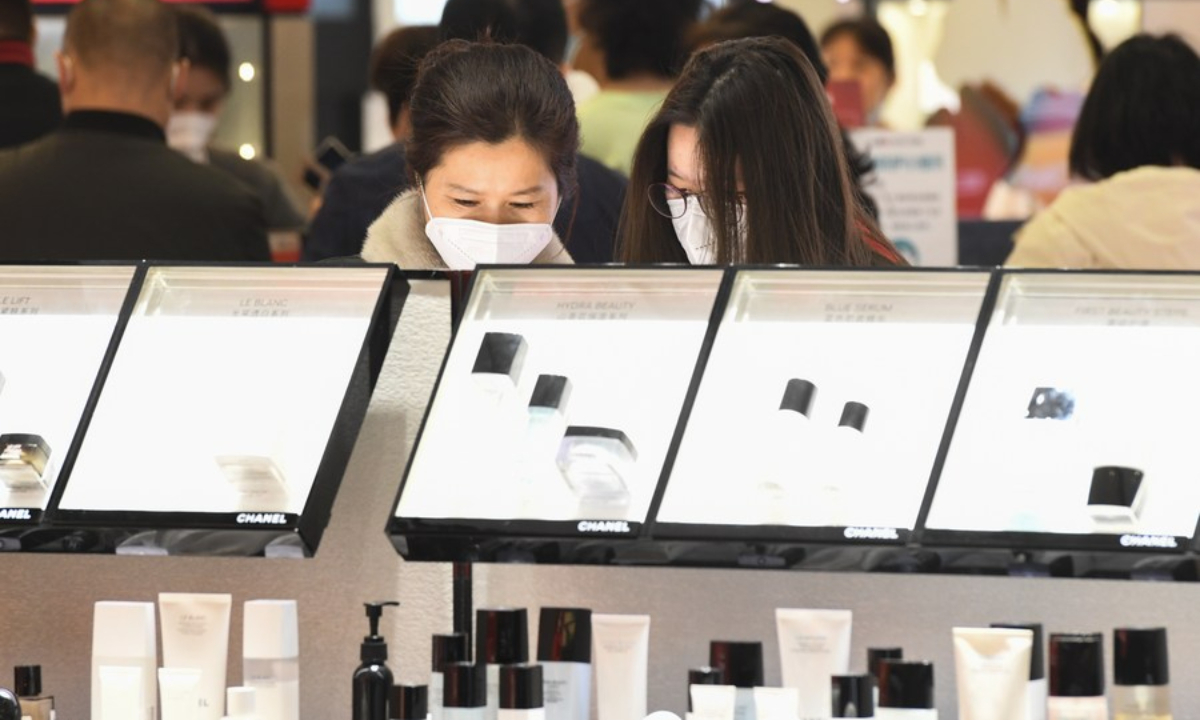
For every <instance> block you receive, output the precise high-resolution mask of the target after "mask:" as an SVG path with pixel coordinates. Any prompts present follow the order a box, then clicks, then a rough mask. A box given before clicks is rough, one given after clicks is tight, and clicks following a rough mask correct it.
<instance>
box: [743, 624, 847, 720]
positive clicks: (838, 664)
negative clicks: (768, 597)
mask: <svg viewBox="0 0 1200 720" xmlns="http://www.w3.org/2000/svg"><path fill="white" fill-rule="evenodd" d="M852 619H853V613H851V612H850V611H849V610H796V609H787V608H778V609H776V610H775V625H776V629H777V630H778V633H779V661H780V667H781V668H782V670H783V685H784V687H789V688H795V689H796V690H798V691H799V693H800V700H799V705H798V707H797V712H798V713H799V718H800V720H825V719H826V718H829V717H830V716H831V715H832V714H833V691H832V688H831V686H830V684H829V681H830V678H831V677H833V676H834V675H848V674H849V673H850V623H851V621H852ZM759 720H762V719H761V717H760V718H759Z"/></svg>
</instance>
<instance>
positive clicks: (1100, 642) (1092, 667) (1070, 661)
mask: <svg viewBox="0 0 1200 720" xmlns="http://www.w3.org/2000/svg"><path fill="white" fill-rule="evenodd" d="M1046 717H1047V718H1048V720H1108V698H1106V697H1105V696H1104V636H1103V635H1101V634H1100V633H1087V634H1066V633H1055V634H1053V635H1051V636H1050V698H1049V700H1048V702H1047V711H1046Z"/></svg>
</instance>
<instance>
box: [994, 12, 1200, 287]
mask: <svg viewBox="0 0 1200 720" xmlns="http://www.w3.org/2000/svg"><path fill="white" fill-rule="evenodd" d="M1198 118H1200V56H1197V54H1196V52H1195V51H1194V50H1193V49H1192V48H1191V47H1190V46H1189V45H1188V44H1187V43H1186V42H1185V41H1183V40H1181V39H1180V38H1178V37H1176V36H1174V35H1166V36H1162V37H1152V36H1149V35H1139V36H1136V37H1133V38H1131V39H1129V40H1126V41H1125V42H1123V43H1121V45H1119V46H1118V47H1117V48H1116V49H1115V50H1113V51H1112V52H1111V53H1109V54H1108V56H1107V57H1105V58H1104V60H1103V62H1101V63H1100V69H1099V70H1098V71H1097V73H1096V78H1095V80H1093V81H1092V87H1091V89H1090V90H1089V91H1088V95H1087V99H1086V100H1084V103H1083V109H1082V110H1081V111H1080V114H1079V122H1078V123H1077V124H1076V125H1075V131H1074V134H1073V135H1072V137H1071V152H1070V165H1071V173H1072V174H1073V175H1074V176H1075V177H1076V178H1078V179H1080V180H1083V181H1086V182H1088V183H1090V184H1087V185H1079V186H1075V187H1070V188H1067V189H1066V190H1064V191H1063V192H1062V193H1061V194H1060V195H1059V196H1058V197H1057V198H1056V199H1055V200H1054V202H1053V203H1051V205H1050V206H1049V207H1048V208H1046V209H1045V210H1043V211H1042V212H1040V213H1038V214H1037V215H1035V216H1034V217H1033V219H1032V220H1030V221H1029V223H1027V224H1026V225H1025V227H1023V228H1022V229H1021V230H1020V232H1018V233H1017V237H1016V248H1015V249H1014V250H1013V253H1012V255H1011V256H1010V257H1009V258H1008V261H1007V262H1006V263H1005V264H1006V265H1009V266H1015V267H1046V268H1101V269H1113V268H1121V269H1136V270H1158V269H1169V270H1200V132H1197V119H1198Z"/></svg>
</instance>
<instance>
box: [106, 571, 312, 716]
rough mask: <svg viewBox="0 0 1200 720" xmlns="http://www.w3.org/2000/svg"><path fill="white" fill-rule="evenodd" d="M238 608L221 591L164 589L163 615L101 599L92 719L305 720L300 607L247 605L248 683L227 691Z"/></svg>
mask: <svg viewBox="0 0 1200 720" xmlns="http://www.w3.org/2000/svg"><path fill="white" fill-rule="evenodd" d="M232 610H233V605H232V597H231V596H230V595H223V594H203V593H201V594H182V593H162V594H160V595H159V596H158V607H157V613H156V608H155V605H154V603H148V602H117V601H114V602H108V601H104V602H98V603H96V606H95V615H94V617H93V626H92V684H91V694H92V707H91V718H92V720H131V719H135V718H136V719H137V720H158V719H161V720H221V719H222V718H228V719H229V720H299V718H300V660H299V657H300V641H299V626H298V617H297V611H296V602H295V601H294V600H250V601H247V602H246V603H245V604H244V605H243V607H242V612H243V616H242V625H243V628H244V631H243V635H242V672H243V677H242V684H241V685H239V686H235V687H227V677H226V664H227V660H228V655H229V625H230V615H231V611H232ZM156 616H157V619H158V621H159V622H156ZM157 627H161V631H162V635H161V638H162V667H159V664H158V652H157V647H158V637H159V636H158V633H157V632H156V628H157Z"/></svg>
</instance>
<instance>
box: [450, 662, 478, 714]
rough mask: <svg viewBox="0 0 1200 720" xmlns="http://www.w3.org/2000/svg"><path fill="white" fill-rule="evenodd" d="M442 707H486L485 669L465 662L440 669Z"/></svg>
mask: <svg viewBox="0 0 1200 720" xmlns="http://www.w3.org/2000/svg"><path fill="white" fill-rule="evenodd" d="M442 673H443V676H444V679H443V680H442V707H449V708H478V707H487V667H486V666H484V665H482V664H480V665H472V664H471V663H467V662H457V663H448V664H446V665H445V666H443V667H442Z"/></svg>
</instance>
